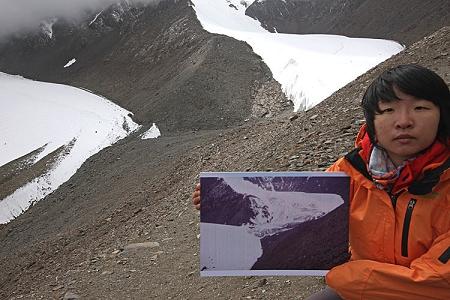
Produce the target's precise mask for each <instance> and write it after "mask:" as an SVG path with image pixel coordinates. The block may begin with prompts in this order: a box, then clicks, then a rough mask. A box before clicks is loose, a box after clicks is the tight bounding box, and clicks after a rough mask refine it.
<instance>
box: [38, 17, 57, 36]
mask: <svg viewBox="0 0 450 300" xmlns="http://www.w3.org/2000/svg"><path fill="white" fill-rule="evenodd" d="M56 21H58V19H57V18H50V19H48V20H44V21H42V22H41V30H42V32H43V33H44V34H46V35H47V36H48V37H49V38H53V24H55V23H56Z"/></svg>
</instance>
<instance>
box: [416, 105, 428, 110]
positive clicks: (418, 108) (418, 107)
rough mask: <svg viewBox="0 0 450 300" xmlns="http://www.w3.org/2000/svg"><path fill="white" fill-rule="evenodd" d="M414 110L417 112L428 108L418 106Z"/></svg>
mask: <svg viewBox="0 0 450 300" xmlns="http://www.w3.org/2000/svg"><path fill="white" fill-rule="evenodd" d="M414 109H415V110H427V109H428V107H426V106H416V107H415V108H414Z"/></svg>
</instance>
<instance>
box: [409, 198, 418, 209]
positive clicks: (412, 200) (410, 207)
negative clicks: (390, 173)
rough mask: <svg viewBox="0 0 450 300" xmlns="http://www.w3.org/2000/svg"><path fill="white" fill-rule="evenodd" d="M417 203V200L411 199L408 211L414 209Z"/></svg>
mask: <svg viewBox="0 0 450 300" xmlns="http://www.w3.org/2000/svg"><path fill="white" fill-rule="evenodd" d="M416 202H417V200H416V199H411V200H409V202H408V210H409V209H413V208H414V206H415V205H416Z"/></svg>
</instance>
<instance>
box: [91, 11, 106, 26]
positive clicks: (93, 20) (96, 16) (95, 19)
mask: <svg viewBox="0 0 450 300" xmlns="http://www.w3.org/2000/svg"><path fill="white" fill-rule="evenodd" d="M102 12H103V10H101V11H100V12H99V13H98V14H96V15H95V17H94V19H92V21H91V22H89V26H91V25H92V24H93V23H94V22H95V21H97V18H98V16H100V15H101V14H102Z"/></svg>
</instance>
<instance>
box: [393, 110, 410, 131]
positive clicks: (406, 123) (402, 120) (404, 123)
mask: <svg viewBox="0 0 450 300" xmlns="http://www.w3.org/2000/svg"><path fill="white" fill-rule="evenodd" d="M395 117H396V120H395V127H397V128H401V129H406V128H410V127H412V126H413V125H414V119H413V116H412V115H411V113H410V112H409V111H407V110H402V111H400V112H399V113H398V114H396V116H395Z"/></svg>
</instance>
